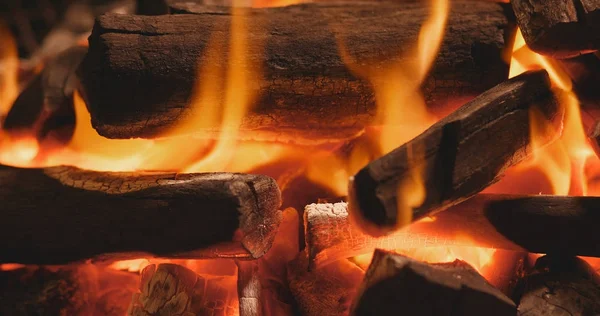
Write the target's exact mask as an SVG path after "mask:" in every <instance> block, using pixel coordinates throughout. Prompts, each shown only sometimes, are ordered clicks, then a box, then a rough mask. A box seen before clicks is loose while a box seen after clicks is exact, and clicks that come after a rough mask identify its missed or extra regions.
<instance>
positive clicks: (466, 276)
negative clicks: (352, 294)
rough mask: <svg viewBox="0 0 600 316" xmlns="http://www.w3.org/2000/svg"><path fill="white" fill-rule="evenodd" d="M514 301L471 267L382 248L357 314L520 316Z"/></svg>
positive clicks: (363, 287)
mask: <svg viewBox="0 0 600 316" xmlns="http://www.w3.org/2000/svg"><path fill="white" fill-rule="evenodd" d="M515 310H516V306H515V303H514V302H513V301H511V300H510V299H509V298H508V297H506V296H505V295H504V294H502V292H500V290H498V289H496V288H495V287H493V286H492V285H490V284H489V283H487V281H486V280H485V279H484V278H483V277H482V276H481V275H480V274H479V273H477V271H476V270H475V269H473V268H472V267H471V266H470V265H468V264H467V263H465V262H463V261H460V260H456V261H454V262H452V263H441V264H426V263H422V262H418V261H415V260H412V259H410V258H408V257H405V256H402V255H398V254H394V253H391V252H386V251H382V250H376V251H375V254H374V256H373V261H371V265H370V266H369V269H368V270H367V272H366V274H365V278H364V280H363V282H362V284H361V286H360V288H359V290H358V295H357V296H356V299H355V300H354V303H353V308H352V312H351V315H357V316H360V315H391V314H394V313H397V312H398V311H402V313H406V315H456V316H459V315H460V316H479V315H502V316H504V315H507V316H508V315H515Z"/></svg>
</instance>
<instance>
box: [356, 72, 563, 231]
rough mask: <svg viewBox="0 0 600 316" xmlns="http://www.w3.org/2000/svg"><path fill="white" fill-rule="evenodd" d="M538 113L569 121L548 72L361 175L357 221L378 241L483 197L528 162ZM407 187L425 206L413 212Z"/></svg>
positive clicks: (488, 99) (441, 125)
mask: <svg viewBox="0 0 600 316" xmlns="http://www.w3.org/2000/svg"><path fill="white" fill-rule="evenodd" d="M531 111H536V113H537V112H539V113H540V115H541V116H542V117H545V118H546V119H548V120H549V124H550V122H552V123H554V124H555V125H557V126H558V125H559V124H560V122H561V120H562V111H561V110H560V109H559V107H558V106H557V103H556V101H555V99H554V96H553V94H552V92H551V90H550V83H549V79H548V75H547V73H546V72H545V71H539V72H530V73H525V74H523V75H520V76H517V77H515V78H513V79H510V80H508V81H506V82H504V83H501V84H499V85H498V86H496V87H494V88H492V89H490V90H488V91H486V92H485V93H483V94H482V95H480V96H479V97H477V98H475V99H473V100H472V101H471V102H468V103H467V104H465V105H463V106H462V107H461V108H459V109H458V110H456V111H455V112H453V113H451V114H450V115H448V116H447V117H445V118H443V119H442V120H440V121H438V122H437V123H435V124H434V125H432V126H431V127H430V128H429V129H427V130H426V131H425V132H423V133H422V134H421V135H419V136H417V137H416V138H414V139H413V140H411V141H409V142H408V143H406V144H404V145H402V146H400V147H398V148H396V149H395V150H393V151H391V152H390V153H388V154H386V155H384V156H382V157H381V158H379V159H376V160H374V161H372V162H371V163H369V164H368V165H367V166H366V167H364V168H363V169H361V170H360V171H359V172H358V173H357V174H356V175H355V176H354V177H352V178H351V180H350V182H351V183H350V187H349V202H350V203H349V205H350V215H351V217H352V218H353V220H354V221H355V222H356V223H357V224H358V225H359V226H360V227H361V229H363V230H365V231H366V232H367V233H368V234H372V235H374V236H378V235H382V234H386V233H389V232H391V231H393V230H395V229H397V228H398V227H399V226H402V225H405V224H406V223H407V222H410V220H411V218H412V220H418V219H420V218H423V217H425V216H429V215H432V214H434V213H436V212H439V211H442V210H444V209H445V208H448V207H450V206H452V205H454V204H457V203H460V202H461V201H463V200H465V199H467V198H469V197H470V196H472V195H474V194H476V193H478V192H480V191H481V190H483V189H485V188H486V187H487V186H489V185H490V184H492V183H494V182H496V181H498V180H499V179H500V178H501V177H502V174H503V172H504V170H505V169H506V168H508V167H510V166H513V165H515V164H516V163H518V162H520V161H521V160H522V159H524V158H525V157H527V155H528V154H529V151H530V128H531V127H530V118H529V116H530V112H531ZM558 128H559V127H557V129H558ZM550 134H551V135H550ZM557 135H558V133H548V135H544V137H543V138H542V137H540V140H539V142H541V143H544V142H546V143H549V142H550V141H551V140H554V139H555V136H557ZM408 185H412V187H408V188H410V189H413V190H424V192H425V193H424V194H426V196H424V199H423V202H422V203H421V204H420V205H417V204H418V203H417V204H415V205H409V204H410V203H411V202H410V200H411V199H413V198H414V196H410V195H408V193H409V192H407V191H406V190H405V191H404V192H402V193H399V191H402V188H404V186H408ZM401 186H402V187H401ZM417 186H418V187H417ZM411 209H412V214H410V213H411ZM407 213H408V214H407ZM407 215H408V216H407ZM407 217H408V218H407Z"/></svg>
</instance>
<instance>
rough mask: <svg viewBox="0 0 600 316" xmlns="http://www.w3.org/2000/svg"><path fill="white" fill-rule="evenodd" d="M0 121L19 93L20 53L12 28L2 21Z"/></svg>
mask: <svg viewBox="0 0 600 316" xmlns="http://www.w3.org/2000/svg"><path fill="white" fill-rule="evenodd" d="M0 43H2V45H1V46H0V123H1V120H2V118H3V117H5V116H6V114H7V113H8V111H9V110H10V107H11V105H12V103H13V101H14V100H15V99H16V98H17V95H18V93H19V84H18V70H19V54H18V53H17V45H16V43H15V41H14V38H13V37H12V34H11V32H10V30H9V29H8V28H7V27H6V26H5V25H4V24H2V23H0Z"/></svg>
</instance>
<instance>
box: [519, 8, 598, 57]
mask: <svg viewBox="0 0 600 316" xmlns="http://www.w3.org/2000/svg"><path fill="white" fill-rule="evenodd" d="M511 3H512V7H513V10H514V12H515V16H516V18H517V23H518V24H519V27H520V28H521V31H522V32H523V37H524V38H525V42H526V43H527V45H528V46H529V47H531V49H532V50H534V51H536V52H538V53H540V54H545V55H549V56H552V57H556V58H567V57H574V56H578V55H580V54H582V53H586V52H590V51H596V50H598V49H599V48H600V35H599V33H600V4H599V3H598V2H597V1H594V0H575V1H562V0H513V1H511Z"/></svg>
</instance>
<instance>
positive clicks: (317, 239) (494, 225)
mask: <svg viewBox="0 0 600 316" xmlns="http://www.w3.org/2000/svg"><path fill="white" fill-rule="evenodd" d="M599 207H600V198H595V197H560V196H542V195H536V196H512V195H495V194H478V195H476V196H474V197H473V198H471V199H469V200H467V201H465V202H463V203H460V204H458V205H455V206H452V207H450V208H448V209H447V210H446V211H444V212H440V213H438V214H437V215H436V216H435V220H434V221H430V220H423V221H418V222H415V223H413V224H411V225H410V226H408V227H405V228H403V229H401V230H399V231H397V232H395V233H393V234H390V235H387V236H385V237H379V238H375V237H371V236H369V235H367V234H364V233H362V232H361V231H360V230H359V229H358V228H357V227H355V226H353V225H352V224H351V221H350V220H349V218H348V211H347V204H346V203H336V204H312V205H309V206H307V207H306V209H305V212H304V222H305V227H306V233H305V236H306V237H305V238H306V248H307V251H308V254H309V261H310V264H311V267H312V268H315V267H318V266H323V265H327V264H328V263H331V262H333V261H336V260H339V259H342V258H350V257H354V256H357V255H361V254H366V253H370V252H372V251H373V250H374V249H375V248H383V249H386V250H394V249H408V248H424V247H435V246H473V245H477V246H479V247H487V248H496V249H505V250H511V251H517V252H518V251H528V252H533V253H557V252H558V253H570V254H574V255H582V256H600V247H599V246H598V245H599V244H600V239H599V237H598V236H597V234H596V233H595V228H594V227H595V223H597V221H599V220H600V212H596V210H597V209H598V208H599ZM548 232H552V233H551V234H549V233H548Z"/></svg>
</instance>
